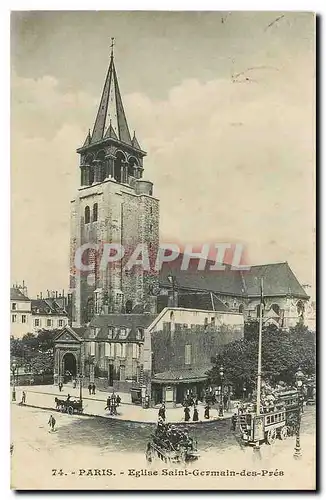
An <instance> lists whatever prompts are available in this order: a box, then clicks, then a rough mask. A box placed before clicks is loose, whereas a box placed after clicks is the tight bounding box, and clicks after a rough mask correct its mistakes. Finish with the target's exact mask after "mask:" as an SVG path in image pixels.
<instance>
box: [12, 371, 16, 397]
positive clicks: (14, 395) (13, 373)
mask: <svg viewBox="0 0 326 500" xmlns="http://www.w3.org/2000/svg"><path fill="white" fill-rule="evenodd" d="M11 371H12V398H11V399H12V401H16V387H15V376H16V363H12V365H11Z"/></svg>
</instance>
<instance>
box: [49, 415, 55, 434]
mask: <svg viewBox="0 0 326 500" xmlns="http://www.w3.org/2000/svg"><path fill="white" fill-rule="evenodd" d="M48 423H49V426H50V430H51V431H54V428H55V423H56V422H55V418H54V417H53V415H50V418H49V422H48Z"/></svg>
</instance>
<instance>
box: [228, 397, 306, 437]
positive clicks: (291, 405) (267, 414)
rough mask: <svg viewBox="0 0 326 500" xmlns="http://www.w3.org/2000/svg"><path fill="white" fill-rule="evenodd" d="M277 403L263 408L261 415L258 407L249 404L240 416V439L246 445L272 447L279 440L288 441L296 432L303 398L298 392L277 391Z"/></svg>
mask: <svg viewBox="0 0 326 500" xmlns="http://www.w3.org/2000/svg"><path fill="white" fill-rule="evenodd" d="M274 396H275V401H274V402H272V403H269V405H268V406H261V408H260V415H257V414H256V405H254V404H251V405H250V404H249V405H247V407H246V408H244V409H243V411H242V412H241V411H240V412H239V415H238V427H239V431H240V437H241V439H242V441H243V442H244V443H245V444H248V445H254V444H256V443H257V442H262V441H263V442H266V443H267V444H269V445H271V444H273V443H274V442H275V440H276V439H277V438H279V439H282V440H283V439H286V438H287V437H288V436H292V435H293V434H294V432H295V429H296V425H297V422H298V411H300V412H301V411H302V398H301V396H300V395H299V393H298V391H297V390H289V391H276V392H275V393H274Z"/></svg>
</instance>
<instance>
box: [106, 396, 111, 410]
mask: <svg viewBox="0 0 326 500" xmlns="http://www.w3.org/2000/svg"><path fill="white" fill-rule="evenodd" d="M105 410H111V396H110V395H109V396H108V399H107V400H106V407H105Z"/></svg>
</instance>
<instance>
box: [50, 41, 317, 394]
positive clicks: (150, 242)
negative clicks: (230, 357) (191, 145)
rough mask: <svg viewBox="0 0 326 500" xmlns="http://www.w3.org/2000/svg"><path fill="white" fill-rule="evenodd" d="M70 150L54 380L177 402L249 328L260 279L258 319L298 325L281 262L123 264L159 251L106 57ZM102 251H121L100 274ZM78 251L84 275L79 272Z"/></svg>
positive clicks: (299, 291)
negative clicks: (88, 127)
mask: <svg viewBox="0 0 326 500" xmlns="http://www.w3.org/2000/svg"><path fill="white" fill-rule="evenodd" d="M77 153H78V154H79V158H80V163H79V169H80V187H79V189H78V192H77V195H76V197H75V199H74V200H72V202H71V242H70V289H71V291H70V304H69V311H70V316H71V317H70V324H69V325H67V326H65V327H64V328H63V329H62V331H61V332H60V333H59V334H58V335H57V337H56V340H55V373H54V379H55V383H58V382H59V381H60V380H64V379H66V378H67V377H68V378H69V377H70V376H72V377H78V376H79V377H81V378H82V380H83V381H84V382H83V383H84V384H86V385H87V384H88V383H89V381H91V382H93V381H95V382H96V385H97V387H98V388H103V389H106V390H107V389H108V388H111V389H112V388H114V389H116V390H119V391H128V390H129V389H130V388H131V387H132V386H136V387H142V388H143V390H144V391H145V392H146V394H148V395H149V396H150V398H151V400H152V401H153V402H154V403H158V402H159V401H161V400H165V401H169V402H171V403H176V402H180V401H182V398H183V397H184V394H185V393H186V391H188V390H190V389H191V390H192V391H194V392H197V393H198V394H199V393H200V391H202V390H203V388H204V386H205V381H206V379H207V376H206V373H207V371H208V370H209V369H210V367H211V357H212V355H214V354H216V352H217V350H218V348H219V346H221V345H223V344H226V343H229V342H232V341H233V340H236V339H241V338H242V337H243V331H244V321H245V320H257V317H258V316H259V303H260V290H259V280H260V278H262V277H263V278H264V287H265V299H266V308H265V311H264V315H265V321H268V322H272V323H274V324H277V325H278V326H279V327H280V329H283V330H286V329H288V328H289V326H293V325H295V324H296V323H297V322H298V321H303V320H304V309H305V303H306V302H307V300H308V298H309V297H308V296H307V294H306V292H305V291H304V289H303V288H302V286H301V285H300V283H299V282H298V280H297V278H296V277H295V276H294V274H293V272H292V271H291V269H290V267H289V265H288V264H287V263H281V264H272V265H271V264H267V265H265V266H254V267H252V268H251V270H250V271H246V272H243V271H240V270H238V271H234V270H231V269H230V266H226V270H225V271H220V272H209V271H197V270H196V271H194V270H193V269H192V270H188V271H182V270H178V268H176V267H175V266H174V267H173V266H172V267H170V266H169V265H166V264H164V265H163V267H162V269H161V270H155V269H153V266H152V265H151V267H150V270H145V268H143V266H134V267H133V268H131V269H130V268H128V266H127V265H126V262H127V261H128V259H129V257H130V255H131V253H132V252H133V251H134V250H135V248H136V247H137V246H138V245H146V247H147V248H148V249H149V253H150V257H151V258H152V255H154V256H157V254H158V251H159V200H158V199H157V198H156V197H155V194H154V186H153V183H152V182H151V181H149V180H146V178H145V176H144V171H145V167H144V158H145V156H146V152H145V151H144V150H143V149H142V148H141V146H140V143H139V142H138V140H137V138H136V135H135V132H134V133H133V134H131V133H130V129H129V126H128V123H127V119H126V115H125V111H124V107H123V103H122V98H121V94H120V89H119V82H118V77H117V72H116V69H115V62H114V56H113V50H112V51H111V56H110V61H109V68H108V71H107V75H106V79H105V83H104V88H103V92H102V96H101V99H100V104H99V108H98V112H97V115H96V119H95V124H94V127H93V129H92V131H89V132H88V133H87V135H86V139H85V141H84V143H83V145H82V146H81V147H80V148H78V149H77ZM106 244H109V245H111V246H112V245H116V246H117V248H123V249H124V250H125V254H124V255H123V258H121V259H119V260H116V261H114V262H110V263H109V264H108V265H106V266H103V265H102V262H101V261H100V259H99V257H98V255H99V253H101V251H102V252H105V246H106ZM83 248H84V249H86V250H85V251H84V252H83V254H82V255H83V257H82V263H83V264H84V265H85V266H87V271H84V270H83V269H76V254H77V253H78V251H79V250H80V249H83ZM98 249H100V252H99V250H98ZM90 268H91V272H90V271H89V269H90Z"/></svg>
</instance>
